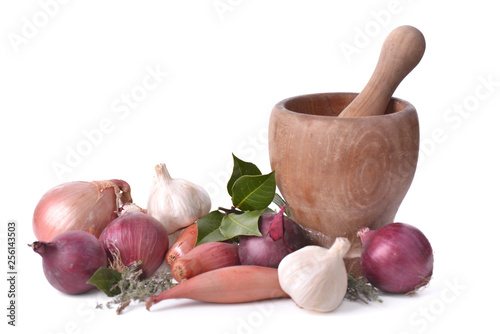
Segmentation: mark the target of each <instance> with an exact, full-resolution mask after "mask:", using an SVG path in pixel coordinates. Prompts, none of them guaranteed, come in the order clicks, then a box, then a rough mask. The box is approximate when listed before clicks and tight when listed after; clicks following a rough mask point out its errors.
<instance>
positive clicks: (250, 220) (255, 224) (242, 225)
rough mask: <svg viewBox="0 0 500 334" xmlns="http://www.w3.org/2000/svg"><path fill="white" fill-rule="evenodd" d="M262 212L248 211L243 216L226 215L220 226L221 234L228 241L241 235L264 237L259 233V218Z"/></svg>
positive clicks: (235, 214)
mask: <svg viewBox="0 0 500 334" xmlns="http://www.w3.org/2000/svg"><path fill="white" fill-rule="evenodd" d="M261 214H262V211H260V210H259V211H247V212H245V213H242V214H237V213H231V214H229V215H225V216H224V218H223V219H222V224H221V226H220V231H221V234H222V235H223V236H224V237H225V238H226V239H231V238H234V237H236V236H239V235H256V236H262V234H261V233H260V231H259V217H260V215H261Z"/></svg>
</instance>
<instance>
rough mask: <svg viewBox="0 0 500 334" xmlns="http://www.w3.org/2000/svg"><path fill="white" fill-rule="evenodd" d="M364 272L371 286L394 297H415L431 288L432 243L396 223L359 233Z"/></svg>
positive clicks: (420, 233)
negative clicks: (425, 289)
mask: <svg viewBox="0 0 500 334" xmlns="http://www.w3.org/2000/svg"><path fill="white" fill-rule="evenodd" d="M358 236H359V237H360V238H361V243H362V245H363V250H362V253H361V270H362V271H363V275H364V276H365V277H366V279H367V280H368V282H370V283H371V284H372V285H373V286H375V287H377V288H379V289H380V290H382V291H385V292H390V293H413V292H415V291H416V290H418V289H419V288H420V287H422V286H425V285H427V283H428V282H429V280H430V278H431V276H432V270H433V265H434V256H433V253H432V247H431V244H430V243H429V240H427V238H426V237H425V235H424V234H423V233H422V232H421V231H420V230H419V229H417V228H416V227H414V226H411V225H408V224H404V223H393V224H388V225H385V226H384V227H382V228H380V229H378V230H370V229H369V228H367V227H365V228H362V229H360V230H359V231H358Z"/></svg>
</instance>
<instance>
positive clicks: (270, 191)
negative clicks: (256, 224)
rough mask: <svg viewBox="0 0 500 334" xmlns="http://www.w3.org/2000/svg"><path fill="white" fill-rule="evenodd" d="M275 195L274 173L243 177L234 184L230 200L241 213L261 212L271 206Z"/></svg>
mask: <svg viewBox="0 0 500 334" xmlns="http://www.w3.org/2000/svg"><path fill="white" fill-rule="evenodd" d="M275 193H276V179H275V176H274V171H272V172H271V173H269V174H265V175H244V176H241V177H240V178H238V180H236V182H235V183H234V185H233V195H232V197H231V200H232V202H233V205H234V206H235V207H237V208H239V209H240V210H242V211H252V210H263V209H265V208H267V206H268V205H269V204H271V202H272V201H273V199H274V195H275Z"/></svg>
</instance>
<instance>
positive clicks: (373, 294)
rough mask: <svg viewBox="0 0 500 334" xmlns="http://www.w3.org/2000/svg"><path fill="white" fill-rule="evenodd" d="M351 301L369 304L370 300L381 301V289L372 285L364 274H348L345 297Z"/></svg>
mask: <svg viewBox="0 0 500 334" xmlns="http://www.w3.org/2000/svg"><path fill="white" fill-rule="evenodd" d="M344 298H345V299H347V300H350V301H361V302H363V303H365V304H368V302H369V301H376V302H379V303H381V302H382V299H380V297H379V290H378V289H377V288H375V287H374V286H373V285H371V284H370V283H369V282H368V280H367V279H366V278H365V277H364V276H360V277H357V278H356V277H354V275H352V274H348V275H347V293H346V295H345V297H344Z"/></svg>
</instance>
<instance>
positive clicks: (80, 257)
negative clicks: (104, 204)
mask: <svg viewBox="0 0 500 334" xmlns="http://www.w3.org/2000/svg"><path fill="white" fill-rule="evenodd" d="M29 246H30V247H31V248H33V250H34V251H35V252H36V253H38V254H40V255H41V256H42V259H43V260H42V265H43V272H44V274H45V277H46V278H47V280H48V281H49V283H50V284H51V285H52V286H53V287H54V288H56V289H57V290H59V291H61V292H64V293H67V294H79V293H83V292H86V291H89V290H91V289H93V288H94V286H93V285H91V284H87V281H88V280H89V279H90V277H92V275H93V274H94V273H95V271H96V270H97V269H99V268H100V267H106V265H107V257H106V252H105V251H104V247H103V246H102V244H101V243H100V242H99V240H97V238H96V237H95V236H94V235H92V234H90V233H88V232H85V231H67V232H64V233H62V234H60V235H58V236H57V237H55V238H54V239H53V240H52V241H51V242H43V241H35V242H34V243H33V244H31V245H29Z"/></svg>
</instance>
